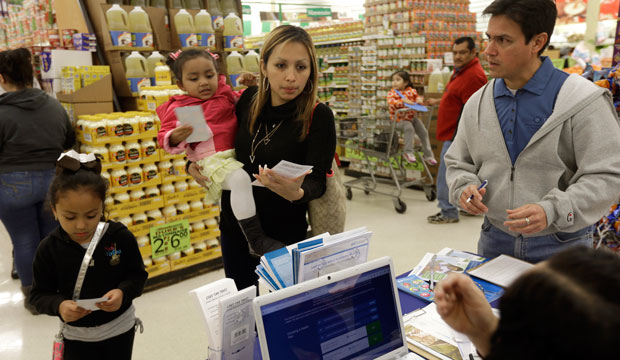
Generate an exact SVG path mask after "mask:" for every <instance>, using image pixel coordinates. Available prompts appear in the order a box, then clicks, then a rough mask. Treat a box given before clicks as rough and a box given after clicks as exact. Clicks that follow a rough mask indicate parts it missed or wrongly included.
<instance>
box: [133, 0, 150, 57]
mask: <svg viewBox="0 0 620 360" xmlns="http://www.w3.org/2000/svg"><path fill="white" fill-rule="evenodd" d="M129 29H130V30H131V38H132V40H133V46H135V47H146V48H152V47H153V29H151V23H150V22H149V16H148V15H147V14H146V11H144V9H142V8H141V7H139V6H136V7H134V8H133V10H131V11H130V12H129Z"/></svg>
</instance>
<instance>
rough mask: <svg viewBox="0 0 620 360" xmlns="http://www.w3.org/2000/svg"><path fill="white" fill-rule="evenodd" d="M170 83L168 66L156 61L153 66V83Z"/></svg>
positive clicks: (170, 77)
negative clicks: (154, 66)
mask: <svg viewBox="0 0 620 360" xmlns="http://www.w3.org/2000/svg"><path fill="white" fill-rule="evenodd" d="M170 84H172V76H171V75H170V68H169V67H168V65H166V64H162V63H161V62H159V63H157V67H156V68H155V85H157V86H159V85H170Z"/></svg>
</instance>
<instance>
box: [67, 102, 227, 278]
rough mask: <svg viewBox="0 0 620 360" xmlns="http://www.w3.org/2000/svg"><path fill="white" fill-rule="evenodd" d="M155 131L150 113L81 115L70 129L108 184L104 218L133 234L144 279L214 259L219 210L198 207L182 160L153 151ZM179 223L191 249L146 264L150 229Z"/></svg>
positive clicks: (198, 193)
mask: <svg viewBox="0 0 620 360" xmlns="http://www.w3.org/2000/svg"><path fill="white" fill-rule="evenodd" d="M158 127H159V120H158V118H157V116H156V115H155V114H154V113H152V112H140V111H130V112H122V113H110V114H95V115H83V116H80V117H79V120H78V122H77V123H76V134H77V137H78V140H79V142H80V151H81V152H83V153H94V154H95V156H97V157H98V158H99V159H100V160H101V162H102V168H103V169H102V176H103V177H104V178H106V179H107V180H108V181H109V182H110V184H111V186H110V189H109V190H108V195H109V196H108V198H106V201H105V202H106V216H107V217H108V218H110V219H112V220H114V221H119V222H121V223H123V224H125V225H126V226H127V227H128V228H129V230H131V231H132V232H133V233H134V235H135V236H136V239H137V241H138V245H139V246H140V252H141V253H142V255H143V258H144V263H145V265H146V266H147V271H149V276H150V277H151V276H156V275H159V274H162V273H166V272H169V271H174V270H177V269H180V268H183V267H186V266H190V265H193V264H196V263H200V262H203V261H208V260H211V259H213V258H216V257H219V256H220V249H219V241H218V237H219V235H220V232H219V228H218V222H217V220H216V217H217V216H219V207H217V206H216V205H214V204H207V203H204V202H203V198H204V189H203V188H201V187H200V186H199V185H198V184H197V183H196V182H195V181H194V180H193V179H192V178H191V177H190V176H188V175H187V174H186V173H185V164H186V159H185V157H184V155H183V154H181V155H169V154H167V153H165V152H163V151H162V150H161V149H159V148H158V147H157V142H156V141H157V140H156V138H157V130H158ZM184 219H185V220H187V221H188V223H189V224H190V228H189V231H190V242H191V246H190V247H189V248H188V249H185V250H183V251H178V252H175V253H172V254H170V255H167V256H161V257H156V258H152V239H150V237H149V230H150V228H151V227H153V226H158V225H162V224H166V223H171V222H174V221H178V220H184Z"/></svg>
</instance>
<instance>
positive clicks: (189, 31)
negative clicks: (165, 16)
mask: <svg viewBox="0 0 620 360" xmlns="http://www.w3.org/2000/svg"><path fill="white" fill-rule="evenodd" d="M174 25H175V26H176V29H177V34H179V40H180V41H181V47H182V48H185V47H192V46H196V45H198V38H197V37H196V29H195V28H194V18H193V17H192V15H190V13H188V12H187V10H185V9H181V10H179V12H178V13H177V14H176V15H174Z"/></svg>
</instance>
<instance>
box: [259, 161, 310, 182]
mask: <svg viewBox="0 0 620 360" xmlns="http://www.w3.org/2000/svg"><path fill="white" fill-rule="evenodd" d="M312 167H313V166H312V165H300V164H295V163H292V162H290V161H286V160H280V162H279V163H278V164H276V166H274V167H273V168H271V170H272V171H274V172H275V173H276V174H278V175H280V176H283V177H285V178H288V179H293V178H296V177H300V176H302V175H303V174H305V173H306V172H307V171H309V170H311V169H312ZM252 185H254V186H265V185H263V184H262V183H261V182H260V181H258V180H254V181H253V182H252Z"/></svg>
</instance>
